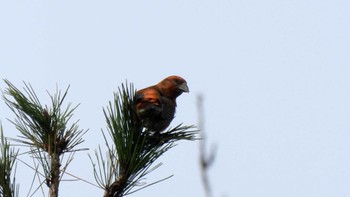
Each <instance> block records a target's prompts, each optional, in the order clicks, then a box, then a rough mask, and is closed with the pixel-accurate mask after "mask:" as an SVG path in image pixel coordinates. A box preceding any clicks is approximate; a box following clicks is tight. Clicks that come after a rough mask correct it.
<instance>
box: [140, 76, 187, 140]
mask: <svg viewBox="0 0 350 197" xmlns="http://www.w3.org/2000/svg"><path fill="white" fill-rule="evenodd" d="M184 92H186V93H188V92H189V88H188V86H187V82H186V80H185V79H183V78H182V77H180V76H175V75H173V76H169V77H167V78H165V79H163V80H162V81H160V82H159V83H158V84H156V85H153V86H149V87H147V88H144V89H141V90H138V91H136V94H135V110H136V114H137V117H138V118H139V120H140V121H141V124H142V126H143V127H144V128H147V129H149V130H151V131H154V132H156V133H160V132H162V131H164V130H165V129H166V128H167V127H168V126H169V125H170V123H171V121H172V120H173V119H174V115H175V111H176V98H177V97H178V96H180V95H181V94H182V93H184Z"/></svg>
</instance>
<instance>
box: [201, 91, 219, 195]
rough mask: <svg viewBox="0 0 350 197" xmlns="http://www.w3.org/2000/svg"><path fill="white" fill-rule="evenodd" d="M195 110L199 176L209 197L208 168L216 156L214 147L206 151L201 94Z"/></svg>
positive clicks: (210, 193)
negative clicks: (198, 133)
mask: <svg viewBox="0 0 350 197" xmlns="http://www.w3.org/2000/svg"><path fill="white" fill-rule="evenodd" d="M197 110H198V127H199V129H200V138H201V140H200V142H199V154H200V155H199V162H200V168H201V177H202V183H203V187H204V191H205V196H206V197H211V196H212V192H211V186H210V182H209V177H208V170H209V168H210V166H211V165H212V164H213V162H214V160H215V156H216V147H215V146H214V148H212V149H211V152H210V154H209V155H208V154H207V152H206V147H207V144H206V140H207V138H206V133H205V129H204V110H203V96H202V95H198V97H197Z"/></svg>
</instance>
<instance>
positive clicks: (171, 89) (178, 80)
mask: <svg viewBox="0 0 350 197" xmlns="http://www.w3.org/2000/svg"><path fill="white" fill-rule="evenodd" d="M157 86H158V87H159V89H160V91H161V92H162V94H163V95H164V96H166V97H168V98H172V99H176V97H178V96H180V95H181V94H182V93H183V92H189V91H190V90H189V88H188V86H187V82H186V80H185V79H183V78H182V77H179V76H169V77H167V78H165V79H163V80H162V81H161V82H159V83H158V84H157Z"/></svg>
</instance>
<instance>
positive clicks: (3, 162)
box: [0, 125, 18, 197]
mask: <svg viewBox="0 0 350 197" xmlns="http://www.w3.org/2000/svg"><path fill="white" fill-rule="evenodd" d="M0 137H1V141H0V143H1V144H0V146H1V147H0V196H3V197H16V196H18V186H16V180H15V178H13V179H11V175H12V173H13V167H14V164H15V160H16V157H17V154H18V151H15V150H14V149H13V148H10V144H9V143H8V142H7V140H6V139H5V137H4V135H3V130H2V126H1V125H0Z"/></svg>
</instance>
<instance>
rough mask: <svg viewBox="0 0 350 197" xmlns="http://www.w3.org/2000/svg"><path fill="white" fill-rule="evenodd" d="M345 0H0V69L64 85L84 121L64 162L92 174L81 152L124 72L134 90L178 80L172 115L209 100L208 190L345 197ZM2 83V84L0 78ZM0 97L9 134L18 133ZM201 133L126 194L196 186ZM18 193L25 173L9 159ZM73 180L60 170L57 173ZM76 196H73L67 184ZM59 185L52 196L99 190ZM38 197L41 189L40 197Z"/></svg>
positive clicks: (349, 190) (48, 85) (348, 149)
mask: <svg viewBox="0 0 350 197" xmlns="http://www.w3.org/2000/svg"><path fill="white" fill-rule="evenodd" d="M349 8H350V2H349V1H346V0H332V1H331V0H328V1H326V0H318V1H316V0H290V1H283V0H235V1H234V0H215V1H214V0H212V1H209V0H204V1H198V0H177V1H172V0H170V1H159V0H158V1H156V0H149V1H91V0H84V1H83V0H80V1H75V0H74V1H41V0H37V1H18V0H16V1H1V2H0V68H1V72H0V78H6V79H9V80H10V81H11V82H13V83H14V84H15V85H17V86H19V87H20V86H22V83H21V82H22V81H23V80H24V81H26V82H29V83H31V84H32V85H33V87H34V88H35V89H36V91H37V92H38V94H39V96H40V98H42V101H43V102H48V98H47V96H46V93H45V90H49V91H50V92H53V91H54V90H55V87H56V84H58V86H59V87H61V88H62V89H64V88H65V87H67V85H69V84H70V85H71V89H70V92H69V95H68V98H67V99H68V100H67V101H71V102H72V103H74V104H78V103H81V105H80V107H79V108H78V109H77V111H76V114H75V118H76V119H80V127H81V128H85V129H90V130H89V132H88V133H87V135H86V142H85V143H84V144H83V145H82V146H81V147H88V148H90V151H87V152H85V153H80V154H77V155H76V160H75V161H74V162H73V163H72V165H71V167H70V168H69V169H68V171H69V172H70V173H72V174H75V175H77V176H80V177H82V178H85V179H87V180H89V181H94V179H93V177H92V170H91V164H90V161H89V159H88V157H87V153H93V150H94V149H96V148H97V146H98V145H99V144H102V143H103V140H102V136H101V133H100V129H101V128H105V122H104V118H103V113H102V107H103V106H105V105H106V104H107V102H108V101H110V100H111V99H112V96H113V94H112V93H113V91H115V90H116V89H117V87H118V85H120V83H122V82H124V81H125V80H126V79H127V80H128V81H130V82H133V83H134V85H135V86H136V88H143V87H145V86H148V85H151V84H154V83H156V82H158V81H159V80H161V79H163V78H164V77H166V76H168V75H173V74H176V75H180V76H182V77H184V78H185V79H187V81H188V84H189V87H190V90H191V92H190V94H185V95H182V96H181V97H180V98H179V99H178V111H177V115H176V119H175V120H174V121H173V125H176V124H177V123H181V122H184V123H186V124H196V123H197V112H196V103H195V101H196V95H197V94H199V93H202V94H204V96H205V101H204V102H205V103H204V104H205V112H206V113H205V116H206V123H205V124H206V129H207V131H208V136H209V143H216V144H217V145H218V156H217V160H216V162H215V164H214V166H213V168H212V169H211V170H210V178H211V182H212V187H213V193H214V196H215V197H219V196H220V197H221V196H225V197H227V196H231V197H233V196H239V197H255V196H266V197H281V196H283V197H310V196H317V197H328V196H341V197H343V196H344V197H345V196H350V187H349V185H350V143H349V140H350V118H349V117H350V116H349V115H350V91H349V84H350V55H349V53H350V38H349V35H350V12H349ZM0 87H1V89H3V88H4V83H3V82H2V81H1V82H0ZM12 117H13V115H12V114H11V112H10V111H9V110H8V109H7V107H6V105H5V104H4V102H0V120H1V121H2V124H3V126H4V130H5V134H6V135H8V136H16V135H17V134H18V132H17V131H15V130H14V128H13V126H12V125H11V124H10V123H9V122H8V121H7V120H6V118H12ZM197 160H198V142H183V143H180V144H179V145H178V146H177V147H175V148H174V149H172V150H171V151H169V152H168V153H166V155H165V156H164V157H162V158H161V159H160V162H163V163H164V165H163V166H162V167H161V168H160V169H158V170H156V171H155V172H154V173H153V175H151V176H150V177H149V178H150V179H149V180H147V182H152V181H156V180H158V179H161V178H164V177H166V176H168V175H171V174H174V175H175V176H174V177H173V178H171V179H170V180H167V181H165V182H162V183H160V184H158V185H155V186H152V187H149V188H147V189H145V190H142V191H140V192H137V193H135V194H133V195H132V196H135V197H137V196H169V197H178V196H203V191H202V187H201V182H200V176H199V168H198V161H197ZM17 174H18V179H17V180H18V182H19V183H20V184H21V190H20V193H21V195H20V196H25V195H26V191H27V188H28V187H29V184H30V181H31V179H30V178H28V177H30V174H31V171H30V170H29V169H28V168H26V167H25V166H23V165H22V164H19V165H18V172H17ZM67 178H69V177H67ZM72 193H74V194H72ZM102 193H103V191H102V190H99V189H97V188H94V187H92V186H90V185H87V184H85V183H83V182H64V183H63V184H62V187H61V190H60V194H61V196H102ZM38 196H40V195H38Z"/></svg>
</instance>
